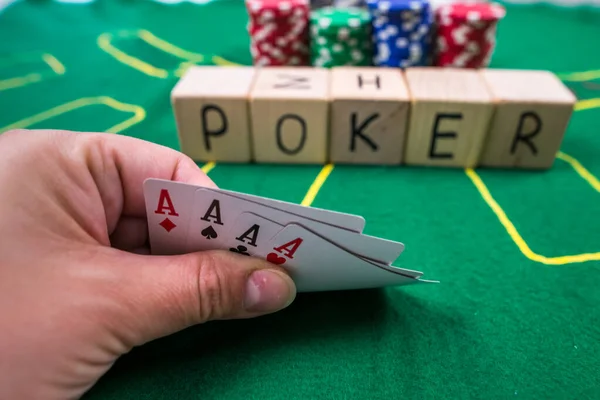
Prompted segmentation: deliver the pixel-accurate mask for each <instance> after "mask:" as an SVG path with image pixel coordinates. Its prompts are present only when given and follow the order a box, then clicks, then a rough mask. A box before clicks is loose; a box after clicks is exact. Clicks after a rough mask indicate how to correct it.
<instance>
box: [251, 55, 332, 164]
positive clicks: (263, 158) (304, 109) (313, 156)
mask: <svg viewBox="0 0 600 400" xmlns="http://www.w3.org/2000/svg"><path fill="white" fill-rule="evenodd" d="M250 109H251V110H252V111H251V113H252V117H251V118H252V146H253V151H254V157H255V160H256V161H257V162H262V163H269V162H272V163H296V164H314V163H316V164H322V163H325V162H326V160H327V143H328V135H327V128H328V116H329V70H328V69H325V68H317V67H264V68H261V69H259V70H257V77H256V81H255V84H254V87H253V89H252V92H251V94H250Z"/></svg>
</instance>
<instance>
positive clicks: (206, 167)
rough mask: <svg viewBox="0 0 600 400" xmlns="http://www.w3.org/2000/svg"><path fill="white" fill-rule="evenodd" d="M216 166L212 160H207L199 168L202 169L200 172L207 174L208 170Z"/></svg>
mask: <svg viewBox="0 0 600 400" xmlns="http://www.w3.org/2000/svg"><path fill="white" fill-rule="evenodd" d="M216 166H217V164H216V163H215V162H214V161H210V162H207V163H206V164H204V165H203V166H202V168H201V169H202V172H204V173H205V174H207V175H208V173H209V172H210V171H212V170H213V168H214V167H216Z"/></svg>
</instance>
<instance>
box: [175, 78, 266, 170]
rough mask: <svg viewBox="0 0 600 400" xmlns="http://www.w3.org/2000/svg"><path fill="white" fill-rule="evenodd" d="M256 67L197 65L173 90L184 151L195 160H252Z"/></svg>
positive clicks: (181, 145) (179, 133)
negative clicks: (252, 91) (251, 112)
mask: <svg viewBox="0 0 600 400" xmlns="http://www.w3.org/2000/svg"><path fill="white" fill-rule="evenodd" d="M254 74H255V70H254V68H253V67H245V66H240V67H237V66H235V67H215V66H193V67H190V68H189V69H188V70H187V71H186V73H185V74H184V75H183V76H182V77H181V79H180V80H179V82H177V84H176V85H175V87H174V88H173V90H172V91H171V103H172V105H173V110H174V113H175V119H176V122H177V132H178V135H179V143H180V147H181V152H182V153H184V154H186V155H188V156H189V157H190V158H192V159H193V160H195V161H222V162H249V161H250V159H251V152H250V116H249V110H248V96H249V94H250V89H251V87H252V82H253V80H254Z"/></svg>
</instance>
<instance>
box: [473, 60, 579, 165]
mask: <svg viewBox="0 0 600 400" xmlns="http://www.w3.org/2000/svg"><path fill="white" fill-rule="evenodd" d="M482 75H483V77H484V79H485V81H486V83H487V84H488V86H489V88H490V90H491V92H492V97H493V98H494V101H495V102H496V104H497V105H496V111H495V112H494V116H493V118H492V123H491V127H490V132H489V134H488V140H487V143H486V146H485V148H484V151H483V154H482V157H481V161H480V164H481V166H484V167H499V168H523V169H548V168H550V167H551V166H552V164H553V163H554V159H555V157H556V153H557V152H558V150H559V149H560V145H561V143H562V140H563V137H564V134H565V131H566V129H567V126H568V123H569V120H570V118H571V114H572V113H573V107H574V105H575V102H576V101H577V99H576V97H575V96H574V95H573V94H572V93H571V92H570V91H569V89H568V88H567V87H566V86H565V85H564V84H563V83H562V82H561V81H560V80H559V79H558V78H557V77H556V76H555V75H554V74H553V73H551V72H549V71H524V70H501V69H497V70H494V69H491V70H484V71H482Z"/></svg>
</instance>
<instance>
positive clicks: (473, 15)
mask: <svg viewBox="0 0 600 400" xmlns="http://www.w3.org/2000/svg"><path fill="white" fill-rule="evenodd" d="M467 21H481V13H480V12H478V11H468V12H467Z"/></svg>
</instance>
